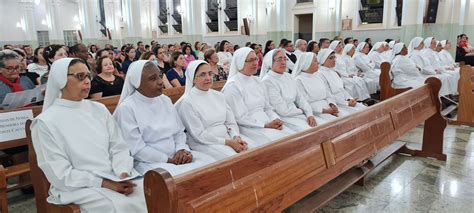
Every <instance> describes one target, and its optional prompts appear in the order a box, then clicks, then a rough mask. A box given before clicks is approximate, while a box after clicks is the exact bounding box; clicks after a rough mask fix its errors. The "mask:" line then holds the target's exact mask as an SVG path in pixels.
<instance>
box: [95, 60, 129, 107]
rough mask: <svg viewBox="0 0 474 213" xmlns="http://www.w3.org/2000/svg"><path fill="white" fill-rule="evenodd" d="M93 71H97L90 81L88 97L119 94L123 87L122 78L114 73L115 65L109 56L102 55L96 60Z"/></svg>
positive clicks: (96, 97) (97, 97)
mask: <svg viewBox="0 0 474 213" xmlns="http://www.w3.org/2000/svg"><path fill="white" fill-rule="evenodd" d="M95 71H96V72H97V73H98V74H97V75H96V76H95V77H94V79H92V82H91V91H90V96H89V97H90V98H92V99H99V98H102V97H107V96H112V95H120V94H121V93H122V88H123V83H124V81H123V78H121V77H120V76H117V75H114V73H115V67H114V63H113V62H112V60H110V58H109V57H107V56H104V57H101V58H99V59H98V60H97V63H96V68H95Z"/></svg>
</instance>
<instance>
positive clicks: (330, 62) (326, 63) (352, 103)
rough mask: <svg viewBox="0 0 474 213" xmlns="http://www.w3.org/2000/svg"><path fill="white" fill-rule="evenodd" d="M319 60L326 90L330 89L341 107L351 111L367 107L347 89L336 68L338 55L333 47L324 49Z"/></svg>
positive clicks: (319, 55)
mask: <svg viewBox="0 0 474 213" xmlns="http://www.w3.org/2000/svg"><path fill="white" fill-rule="evenodd" d="M318 62H319V64H320V65H322V66H321V67H320V68H319V69H320V70H319V73H321V76H322V79H323V80H324V84H325V86H326V90H328V91H330V93H331V95H332V98H333V99H334V100H335V102H336V104H337V106H339V108H344V109H345V110H348V111H350V112H351V113H353V112H356V111H358V110H362V109H365V108H366V106H365V105H363V104H361V103H357V99H354V98H353V97H352V96H351V95H350V94H349V93H348V92H347V91H346V90H345V89H344V83H343V81H342V79H341V77H339V75H338V74H337V72H336V71H335V70H334V67H335V66H336V55H335V53H334V51H333V50H331V49H322V50H321V51H320V52H319V54H318Z"/></svg>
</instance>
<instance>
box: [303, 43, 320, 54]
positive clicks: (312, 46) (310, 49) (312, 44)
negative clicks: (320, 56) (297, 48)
mask: <svg viewBox="0 0 474 213" xmlns="http://www.w3.org/2000/svg"><path fill="white" fill-rule="evenodd" d="M315 45H319V44H318V42H316V41H310V42H309V44H308V46H307V47H306V52H312V51H313V49H314V46H315Z"/></svg>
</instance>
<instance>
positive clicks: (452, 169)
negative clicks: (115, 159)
mask: <svg viewBox="0 0 474 213" xmlns="http://www.w3.org/2000/svg"><path fill="white" fill-rule="evenodd" d="M422 135H423V128H422V127H421V126H420V127H418V128H415V129H413V130H411V131H410V132H408V133H407V134H406V135H405V136H403V137H402V138H400V139H399V140H400V141H406V142H408V143H409V144H410V146H412V147H413V148H419V147H420V145H421V139H422ZM444 137H445V139H444V153H445V154H446V155H447V156H448V159H447V161H446V162H442V161H437V160H434V159H426V158H414V157H409V156H401V155H395V156H392V157H391V158H389V159H388V160H387V161H385V162H384V163H383V164H382V165H381V166H380V167H378V168H377V169H375V170H374V171H373V172H371V173H370V174H369V176H368V178H367V181H366V184H365V186H363V187H361V186H356V185H354V186H352V187H351V188H349V189H348V190H346V191H345V192H343V193H342V194H340V195H339V196H338V197H336V198H335V199H333V200H332V201H331V202H329V203H328V204H327V205H326V206H325V207H323V208H322V209H320V211H321V212H462V213H464V212H474V128H470V127H463V126H451V125H449V126H448V127H447V128H446V130H445V134H444ZM10 197H11V198H10V200H9V202H10V206H9V210H10V212H35V205H34V198H33V196H31V195H21V194H18V193H17V194H12V195H10ZM296 205H298V204H296ZM288 212H291V208H289V209H288Z"/></svg>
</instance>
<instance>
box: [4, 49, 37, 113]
mask: <svg viewBox="0 0 474 213" xmlns="http://www.w3.org/2000/svg"><path fill="white" fill-rule="evenodd" d="M19 60H20V56H19V55H18V54H16V53H15V52H14V51H12V50H2V51H0V104H2V102H3V99H5V96H6V95H7V94H8V93H12V92H20V91H23V90H28V89H33V88H35V84H34V83H33V82H31V80H30V79H29V78H28V77H26V76H20V71H21V67H22V65H21V64H20V61H19Z"/></svg>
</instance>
